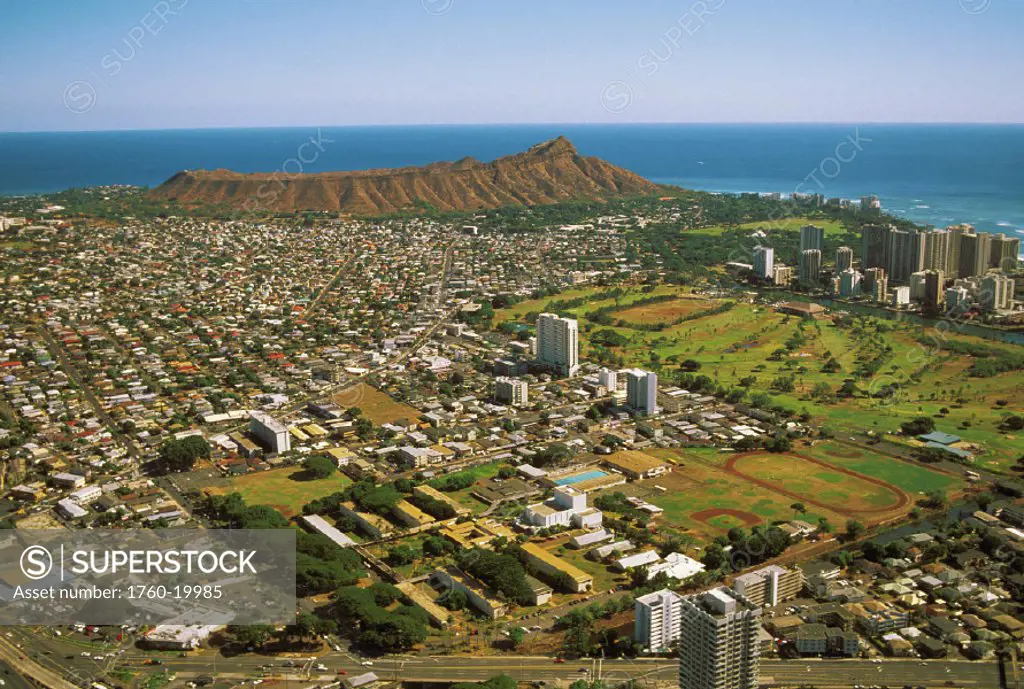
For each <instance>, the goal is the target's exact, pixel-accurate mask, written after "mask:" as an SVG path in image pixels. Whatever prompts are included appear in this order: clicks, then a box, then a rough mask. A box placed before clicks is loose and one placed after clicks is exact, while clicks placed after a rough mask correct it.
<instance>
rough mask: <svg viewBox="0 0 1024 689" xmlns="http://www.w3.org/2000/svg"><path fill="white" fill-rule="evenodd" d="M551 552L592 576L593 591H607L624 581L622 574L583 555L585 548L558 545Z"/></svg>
mask: <svg viewBox="0 0 1024 689" xmlns="http://www.w3.org/2000/svg"><path fill="white" fill-rule="evenodd" d="M551 552H552V553H554V554H555V555H557V556H558V557H560V558H562V559H563V560H565V561H566V562H568V563H570V564H573V565H576V566H577V567H579V568H580V569H582V570H583V571H584V572H586V573H587V574H589V575H591V576H592V577H594V591H596V592H601V591H608V590H610V589H612V588H614V587H615V586H617V585H619V584H620V583H623V582H625V581H626V578H625V575H624V574H620V573H619V572H616V571H615V570H613V569H611V568H610V567H607V566H605V565H604V564H602V563H600V562H594V561H592V560H588V559H587V558H586V557H584V554H585V553H586V552H587V551H586V550H575V549H573V548H566V547H564V546H560V547H557V548H554V549H552V550H551Z"/></svg>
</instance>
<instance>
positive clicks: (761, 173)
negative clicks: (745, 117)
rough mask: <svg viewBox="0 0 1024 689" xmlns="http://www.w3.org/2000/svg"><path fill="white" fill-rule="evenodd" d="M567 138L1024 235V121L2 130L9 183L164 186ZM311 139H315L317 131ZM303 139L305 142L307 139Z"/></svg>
mask: <svg viewBox="0 0 1024 689" xmlns="http://www.w3.org/2000/svg"><path fill="white" fill-rule="evenodd" d="M560 134H562V135H565V136H567V137H568V138H569V139H570V140H571V141H572V142H573V143H574V144H575V145H576V147H577V148H578V149H579V150H580V152H581V153H583V154H585V155H592V156H598V157H600V158H604V159H606V160H608V161H609V162H612V163H614V164H616V165H621V166H623V167H626V168H628V169H630V170H633V171H634V172H636V173H638V174H640V175H643V176H645V177H647V178H649V179H652V180H654V181H656V182H662V183H668V184H677V185H680V186H683V187H687V188H691V189H701V190H706V191H715V192H745V191H748V192H779V193H781V194H783V195H788V194H790V193H792V192H794V191H804V192H817V193H821V194H824V195H826V196H829V197H835V196H840V197H845V198H853V199H858V198H860V197H861V196H864V195H868V194H874V195H876V196H878V197H879V198H880V199H881V202H882V206H883V208H884V209H885V210H887V211H889V212H892V213H895V214H898V215H901V216H904V217H907V218H909V219H911V220H914V221H916V222H921V223H926V224H930V225H935V226H939V227H942V226H946V225H950V224H954V223H960V222H968V223H971V224H973V225H975V226H976V227H978V228H979V229H982V230H986V231H990V232H1006V233H1014V232H1016V233H1018V234H1022V235H1024V193H1022V190H1024V166H1022V165H1020V161H1021V160H1024V125H893V124H861V125H855V124H849V125H845V124H828V125H807V124H778V125H746V124H729V125H711V124H655V125H648V124H623V125H579V124H566V125H559V124H550V125H501V126H498V125H493V126H490V125H488V126H475V125H473V126H470V125H458V126H455V125H452V126H400V127H399V126H393V127H331V126H324V127H320V128H317V127H296V128H273V129H204V130H163V131H159V130H146V131H118V132H40V133H0V195H19V194H31V193H46V192H52V191H58V190H61V189H67V188H70V187H82V186H92V185H101V184H136V185H145V186H154V185H157V184H160V183H161V182H163V181H164V180H165V179H167V178H168V177H170V176H171V175H173V174H174V173H175V172H178V171H180V170H184V169H197V168H206V169H215V168H227V169H231V170H236V171H239V172H273V171H275V170H280V169H284V170H285V171H286V172H299V171H302V172H323V171H327V170H355V169H365V168H383V167H401V166H406V165H425V164H427V163H431V162H434V161H438V160H457V159H459V158H462V157H465V156H473V157H475V158H478V159H480V160H491V159H493V158H496V157H499V156H502V155H508V154H510V153H515V152H517V151H522V150H524V149H526V148H527V147H529V146H531V145H532V144H535V143H539V142H541V141H544V140H547V139H550V138H553V137H555V136H558V135H560ZM311 142H315V143H311ZM304 144H306V145H305V146H304Z"/></svg>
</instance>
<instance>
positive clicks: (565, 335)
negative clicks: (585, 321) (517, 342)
mask: <svg viewBox="0 0 1024 689" xmlns="http://www.w3.org/2000/svg"><path fill="white" fill-rule="evenodd" d="M537 360H538V361H539V362H540V363H542V364H545V365H547V366H550V367H552V368H553V369H555V370H556V371H558V373H559V374H561V375H563V376H574V375H576V372H577V371H579V368H580V343H579V324H578V323H577V322H576V319H574V318H562V317H560V316H558V315H556V314H553V313H542V314H541V315H540V316H538V317H537Z"/></svg>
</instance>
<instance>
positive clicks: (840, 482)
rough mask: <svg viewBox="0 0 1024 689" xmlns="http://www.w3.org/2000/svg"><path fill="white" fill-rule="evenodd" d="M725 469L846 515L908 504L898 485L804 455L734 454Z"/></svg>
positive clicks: (876, 512) (878, 512) (893, 509)
mask: <svg viewBox="0 0 1024 689" xmlns="http://www.w3.org/2000/svg"><path fill="white" fill-rule="evenodd" d="M725 470H726V471H728V472H730V473H732V474H734V475H736V476H739V477H741V478H744V479H746V480H748V481H751V482H753V483H756V484H758V485H760V486H763V487H765V488H769V489H770V490H772V491H774V492H776V493H781V494H782V495H785V496H788V497H790V498H792V499H793V500H797V501H800V502H802V503H804V504H810V505H815V506H817V507H819V508H822V509H831V510H833V511H835V512H838V513H840V514H844V515H847V516H849V517H856V516H859V515H867V514H870V515H881V514H885V513H888V512H897V511H899V510H902V509H904V508H907V507H908V506H909V505H910V504H911V500H910V498H909V496H907V494H906V493H904V492H903V491H902V490H900V489H899V488H896V487H895V486H891V485H889V484H887V483H885V482H884V481H882V480H880V479H875V478H871V477H868V476H864V475H862V474H858V473H856V472H854V471H852V470H850V469H846V468H842V467H839V466H834V467H833V466H830V465H828V464H826V463H825V462H820V461H818V460H815V459H813V458H812V457H810V456H807V455H798V454H790V453H770V452H749V453H745V454H738V455H733V456H732V457H730V459H729V461H728V462H726V465H725Z"/></svg>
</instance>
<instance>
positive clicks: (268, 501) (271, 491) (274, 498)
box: [206, 467, 352, 517]
mask: <svg viewBox="0 0 1024 689" xmlns="http://www.w3.org/2000/svg"><path fill="white" fill-rule="evenodd" d="M351 483H352V481H351V480H350V479H349V478H348V477H347V476H345V475H344V474H342V473H341V472H340V471H337V472H335V473H333V474H331V475H330V476H329V477H327V478H323V479H315V480H309V479H307V478H306V474H305V472H304V471H303V470H302V467H287V468H285V469H274V470H272V471H260V472H256V473H253V474H245V475H243V476H238V477H236V478H233V479H231V480H230V482H229V485H227V486H218V487H216V488H207V489H206V492H208V493H212V494H215V495H227V494H229V493H236V492H237V493H241V494H242V497H243V498H244V499H245V502H246V504H248V505H269V506H270V507H273V508H274V509H276V510H277V511H278V512H280V513H281V514H283V515H284V516H286V517H293V516H295V515H296V514H298V513H299V512H300V511H301V510H302V506H303V505H305V504H306V503H307V502H310V501H312V500H315V499H316V498H322V497H324V496H327V495H330V494H331V493H337V492H338V491H340V490H342V489H344V488H345V486H348V485H349V484H351Z"/></svg>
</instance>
